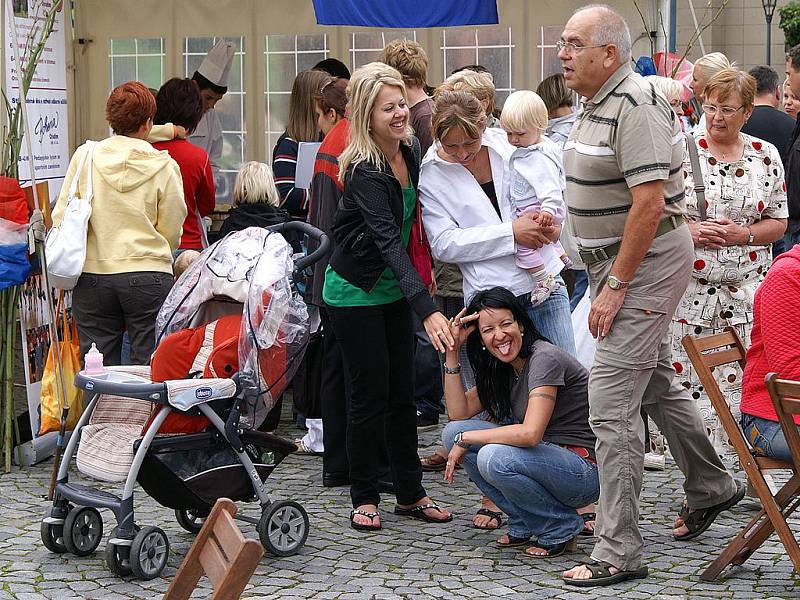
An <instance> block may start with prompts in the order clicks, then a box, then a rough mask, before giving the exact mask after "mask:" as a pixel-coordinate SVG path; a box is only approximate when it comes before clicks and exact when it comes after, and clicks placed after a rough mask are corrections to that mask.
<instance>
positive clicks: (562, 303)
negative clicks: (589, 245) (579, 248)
mask: <svg viewBox="0 0 800 600" xmlns="http://www.w3.org/2000/svg"><path fill="white" fill-rule="evenodd" d="M432 129H433V135H434V140H435V141H434V144H433V146H431V148H430V149H429V151H428V153H427V155H426V156H425V158H424V160H423V161H422V171H421V174H420V182H419V197H420V201H421V202H422V210H423V220H424V223H425V229H426V231H427V233H428V239H429V241H430V244H431V250H432V253H433V256H434V258H436V259H438V260H440V261H443V262H448V263H456V264H458V267H459V269H460V270H461V273H462V274H463V277H464V299H465V301H466V302H469V299H470V298H472V296H473V295H474V294H475V293H476V292H478V291H479V290H485V289H489V288H492V287H495V286H502V287H505V288H507V289H509V290H511V291H512V292H513V293H514V295H515V296H517V299H518V300H519V301H520V302H521V303H522V305H523V307H524V308H525V309H526V311H527V312H528V314H529V315H530V316H531V319H532V320H533V322H534V324H535V325H536V328H537V330H538V331H539V332H541V334H542V335H543V336H544V337H545V338H547V339H548V340H550V341H551V342H552V343H553V344H555V345H556V346H559V347H560V348H562V349H563V350H565V351H567V352H569V353H570V354H572V355H573V356H574V355H575V342H574V339H573V335H572V322H571V320H570V310H569V299H568V297H567V292H566V289H565V287H564V285H563V283H561V278H560V277H557V280H558V281H559V285H557V286H556V288H555V289H554V290H553V292H552V293H551V294H550V296H549V297H547V298H546V299H545V300H544V301H543V302H542V303H541V304H538V305H537V306H533V305H532V304H531V300H530V293H531V290H532V289H533V285H534V282H533V278H532V277H531V275H530V273H529V272H528V271H526V270H525V269H522V268H519V267H518V266H517V265H516V264H515V261H514V254H515V252H516V249H517V245H518V244H519V245H522V246H527V247H531V248H540V247H542V246H543V245H545V244H548V243H550V242H552V241H555V240H557V239H558V234H559V228H558V227H543V226H540V225H538V224H537V223H536V221H534V220H533V219H532V218H530V217H528V216H523V217H521V218H519V219H516V220H513V216H512V213H511V207H510V205H509V202H508V198H507V197H505V196H504V194H503V193H502V191H503V190H504V189H505V188H504V178H505V177H507V173H506V168H505V167H506V163H507V161H508V158H509V157H510V156H511V153H512V152H513V151H514V147H513V146H512V145H511V144H509V143H508V140H507V138H506V133H505V132H504V131H502V130H499V129H491V128H490V129H487V128H486V114H485V113H484V111H483V107H482V106H481V104H480V102H479V101H478V100H477V99H476V98H475V97H474V96H472V95H471V94H468V93H466V92H451V91H443V92H441V93H440V94H438V95H437V98H436V107H435V112H434V117H433V127H432ZM563 267H564V263H563V262H561V260H560V259H559V258H558V256H556V255H553V256H552V257H551V259H550V260H549V261H548V262H547V264H546V265H545V268H547V269H548V271H550V272H551V274H552V275H553V276H557V275H558V273H559V272H560V271H561V269H562V268H563Z"/></svg>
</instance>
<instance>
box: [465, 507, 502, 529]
mask: <svg viewBox="0 0 800 600" xmlns="http://www.w3.org/2000/svg"><path fill="white" fill-rule="evenodd" d="M479 515H481V516H484V517H489V524H488V525H487V526H485V527H481V526H480V525H476V524H475V517H477V516H479ZM475 517H472V526H473V527H474V528H475V529H483V530H485V531H494V530H495V529H500V528H501V527H502V526H503V513H502V512H501V511H499V510H491V509H489V508H485V507H484V508H479V509H478V510H477V511H476V512H475ZM493 524H494V525H493Z"/></svg>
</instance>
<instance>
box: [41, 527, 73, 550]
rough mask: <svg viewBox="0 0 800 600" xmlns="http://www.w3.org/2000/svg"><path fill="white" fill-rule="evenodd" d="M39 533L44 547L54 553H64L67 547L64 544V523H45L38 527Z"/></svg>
mask: <svg viewBox="0 0 800 600" xmlns="http://www.w3.org/2000/svg"><path fill="white" fill-rule="evenodd" d="M39 533H41V535H42V543H43V544H44V547H45V548H47V549H48V550H50V552H53V553H55V554H64V553H65V552H66V551H67V547H66V546H65V545H64V525H63V524H61V525H54V524H52V523H45V522H44V521H42V524H41V525H40V527H39Z"/></svg>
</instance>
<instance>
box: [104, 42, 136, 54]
mask: <svg viewBox="0 0 800 600" xmlns="http://www.w3.org/2000/svg"><path fill="white" fill-rule="evenodd" d="M110 44H111V54H133V53H134V52H135V51H136V48H135V41H134V39H133V38H127V39H118V40H110Z"/></svg>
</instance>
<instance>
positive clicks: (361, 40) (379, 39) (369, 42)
mask: <svg viewBox="0 0 800 600" xmlns="http://www.w3.org/2000/svg"><path fill="white" fill-rule="evenodd" d="M353 48H356V49H358V48H369V49H374V48H383V35H382V34H381V32H380V31H358V32H356V33H354V34H353Z"/></svg>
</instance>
